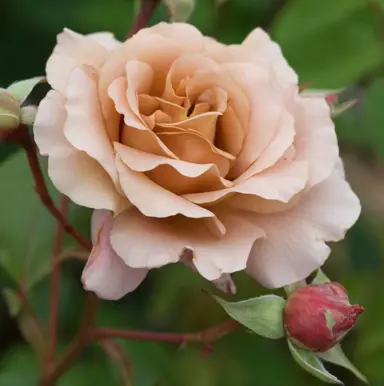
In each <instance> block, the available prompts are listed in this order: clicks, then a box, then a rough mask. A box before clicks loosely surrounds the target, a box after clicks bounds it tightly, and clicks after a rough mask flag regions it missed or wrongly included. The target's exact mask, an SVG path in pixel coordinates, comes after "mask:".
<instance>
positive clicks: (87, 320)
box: [40, 292, 99, 386]
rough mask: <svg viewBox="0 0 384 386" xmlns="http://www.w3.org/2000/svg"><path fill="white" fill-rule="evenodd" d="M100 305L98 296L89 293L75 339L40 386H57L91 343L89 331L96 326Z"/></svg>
mask: <svg viewBox="0 0 384 386" xmlns="http://www.w3.org/2000/svg"><path fill="white" fill-rule="evenodd" d="M98 304H99V299H98V298H97V296H96V295H95V294H93V293H91V292H89V293H88V295H87V300H86V306H85V310H84V314H83V319H82V322H81V325H80V328H79V330H78V332H77V334H76V336H75V338H74V339H73V341H72V343H71V344H70V345H69V347H68V348H67V350H66V351H65V352H64V354H63V355H62V357H61V358H60V359H59V361H58V362H57V364H56V365H55V367H54V368H53V370H52V371H50V372H48V373H47V374H46V375H45V376H44V377H43V379H42V380H41V382H40V386H55V385H56V382H57V380H58V379H59V378H60V377H61V375H63V374H64V373H65V372H66V371H67V370H68V369H69V368H70V366H71V365H72V363H73V361H74V360H75V359H76V358H77V357H78V356H79V355H80V354H81V353H82V352H83V350H84V348H85V347H86V346H87V344H88V343H89V341H90V336H89V334H88V331H89V330H90V329H91V328H92V327H93V325H94V324H95V319H96V312H97V308H98Z"/></svg>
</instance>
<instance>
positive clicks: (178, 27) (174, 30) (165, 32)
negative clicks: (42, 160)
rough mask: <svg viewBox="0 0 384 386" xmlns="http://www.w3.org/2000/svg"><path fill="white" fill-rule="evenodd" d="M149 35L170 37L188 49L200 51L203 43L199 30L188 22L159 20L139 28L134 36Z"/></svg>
mask: <svg viewBox="0 0 384 386" xmlns="http://www.w3.org/2000/svg"><path fill="white" fill-rule="evenodd" d="M150 35H161V36H162V37H164V38H168V39H172V40H173V41H177V42H178V43H180V44H181V45H183V46H188V48H189V50H190V51H200V50H201V49H202V47H203V43H204V37H203V35H202V34H201V32H200V31H199V30H198V29H197V28H196V27H194V26H193V25H191V24H188V23H165V22H161V23H158V24H156V25H154V26H152V27H149V28H143V29H141V30H140V31H139V32H138V34H137V35H136V36H138V37H140V38H141V37H143V38H145V37H147V36H150Z"/></svg>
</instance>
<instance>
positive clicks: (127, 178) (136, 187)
mask: <svg viewBox="0 0 384 386" xmlns="http://www.w3.org/2000/svg"><path fill="white" fill-rule="evenodd" d="M116 167H117V171H118V174H119V178H120V183H121V186H122V188H123V191H124V193H125V195H126V196H127V198H128V200H129V201H130V202H131V203H132V204H133V205H134V206H135V207H137V209H139V211H140V212H141V213H143V214H144V215H145V216H150V217H169V216H174V215H176V214H182V215H184V216H186V217H191V218H201V217H213V216H214V214H213V213H212V212H210V211H209V210H207V209H204V208H201V207H199V206H197V205H194V204H192V203H191V202H189V201H187V200H185V199H184V198H182V197H180V196H177V195H176V194H174V193H172V192H169V191H167V190H166V189H164V188H162V187H161V186H159V185H157V184H156V183H154V182H153V181H151V180H150V179H149V178H148V177H147V176H146V175H145V174H143V173H138V172H135V171H133V170H131V169H130V168H128V167H127V166H126V165H125V164H124V163H123V162H122V160H121V158H120V156H119V155H116Z"/></svg>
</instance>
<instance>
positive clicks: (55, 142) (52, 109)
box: [33, 90, 74, 157]
mask: <svg viewBox="0 0 384 386" xmlns="http://www.w3.org/2000/svg"><path fill="white" fill-rule="evenodd" d="M64 106H65V99H64V97H63V96H62V95H61V94H60V93H58V92H57V91H54V90H50V91H49V92H48V94H47V95H46V97H45V98H44V99H43V100H42V101H41V102H40V105H39V108H38V110H37V114H36V118H35V124H34V126H33V134H34V138H35V141H36V144H37V146H38V147H39V150H40V154H41V155H53V156H56V157H65V156H66V155H68V154H70V153H72V152H73V151H74V148H73V146H72V145H71V144H70V143H69V142H68V140H67V139H66V138H65V137H64V132H63V125H64V122H65V120H66V119H67V113H66V111H65V107H64Z"/></svg>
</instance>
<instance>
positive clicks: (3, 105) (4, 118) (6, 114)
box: [0, 88, 20, 131]
mask: <svg viewBox="0 0 384 386" xmlns="http://www.w3.org/2000/svg"><path fill="white" fill-rule="evenodd" d="M19 122H20V106H19V101H18V100H17V99H16V98H15V97H14V96H13V95H12V94H11V93H10V92H9V91H7V90H5V89H3V88H0V131H4V130H6V131H7V130H13V129H16V128H17V127H18V126H19Z"/></svg>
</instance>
